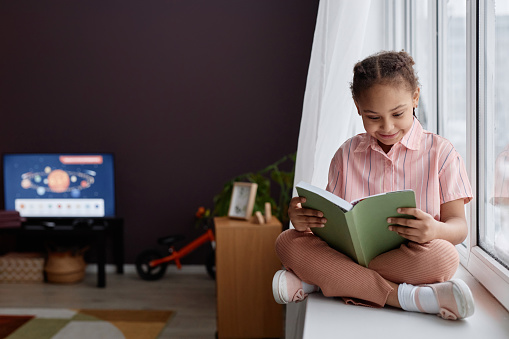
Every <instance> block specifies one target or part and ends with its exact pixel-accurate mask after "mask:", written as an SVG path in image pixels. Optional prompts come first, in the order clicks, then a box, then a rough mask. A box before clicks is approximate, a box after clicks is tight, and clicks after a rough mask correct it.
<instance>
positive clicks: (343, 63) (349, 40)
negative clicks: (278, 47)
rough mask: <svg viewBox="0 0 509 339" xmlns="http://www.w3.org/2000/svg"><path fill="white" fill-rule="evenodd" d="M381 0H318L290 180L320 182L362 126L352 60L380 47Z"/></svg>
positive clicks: (325, 181)
mask: <svg viewBox="0 0 509 339" xmlns="http://www.w3.org/2000/svg"><path fill="white" fill-rule="evenodd" d="M382 13H384V10H383V2H381V1H370V0H356V1H350V0H322V1H320V6H319V9H318V18H317V22H316V29H315V35H314V41H313V48H312V52H311V60H310V64H309V71H308V78H307V84H306V92H305V95H304V105H303V111H302V120H301V126H300V135H299V143H298V148H297V163H296V168H295V183H298V182H299V181H300V180H304V181H307V182H310V183H312V184H314V185H316V186H319V187H323V188H325V186H326V184H327V173H328V168H329V164H330V160H331V159H332V156H333V155H334V153H335V152H336V150H337V149H338V147H339V146H340V145H341V144H342V143H343V142H344V141H346V140H347V139H348V138H350V137H351V136H353V135H355V134H357V133H361V132H363V128H362V121H361V120H360V117H359V116H358V115H357V111H356V110H355V105H354V103H353V100H352V96H351V93H350V82H351V80H352V76H353V66H354V65H355V63H356V62H357V61H359V60H361V59H363V58H364V57H366V56H367V55H368V54H371V53H374V52H376V51H379V50H380V49H382V48H383V41H384V36H383V14H382Z"/></svg>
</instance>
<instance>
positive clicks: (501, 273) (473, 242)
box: [387, 0, 509, 310]
mask: <svg viewBox="0 0 509 339" xmlns="http://www.w3.org/2000/svg"><path fill="white" fill-rule="evenodd" d="M394 1H397V0H394ZM415 1H420V0H405V3H404V5H405V6H404V8H405V10H403V11H401V13H402V15H404V16H405V19H404V20H403V21H404V22H405V23H408V24H407V25H406V27H404V29H405V32H404V33H403V32H401V33H400V34H402V37H401V38H400V41H404V47H405V49H406V50H408V51H410V53H412V54H414V53H415V52H416V44H417V43H418V41H413V39H415V34H414V33H415V30H414V27H415V26H414V25H415V22H414V21H415V15H416V14H415V13H414V12H413V11H414V10H415V8H416V6H414V5H413V4H415ZM465 1H466V26H467V27H466V39H467V40H466V51H465V53H466V81H467V83H466V92H467V93H466V98H467V102H466V114H467V116H466V124H467V128H466V133H467V159H464V160H465V164H466V169H467V172H468V174H469V177H470V179H471V184H472V193H473V196H474V199H473V201H472V202H470V203H469V204H467V205H466V208H465V211H466V216H467V222H468V225H469V235H468V237H467V239H466V240H465V242H464V243H463V244H460V245H457V246H456V248H457V250H458V253H459V256H460V262H461V264H462V265H463V266H464V267H465V268H466V269H467V270H468V271H469V272H470V273H471V274H472V275H473V276H474V277H475V278H476V279H477V280H478V281H479V282H480V283H481V284H482V285H484V287H485V288H486V289H487V290H488V291H489V292H491V294H493V296H494V297H495V298H496V299H497V300H498V301H499V302H500V303H501V304H502V305H503V306H504V307H505V308H506V309H508V310H509V270H508V269H507V268H505V267H504V266H503V265H501V264H500V263H498V262H497V261H496V260H495V259H494V258H492V257H491V256H490V255H489V254H488V253H486V252H485V251H484V250H483V249H482V248H481V247H480V246H479V245H478V244H479V242H478V239H479V230H480V229H482V227H483V223H484V222H485V220H486V219H485V206H484V205H483V204H484V201H486V200H485V196H484V195H485V193H484V192H485V184H486V183H485V182H484V181H483V180H482V179H483V178H485V175H486V173H485V168H484V166H481V164H484V163H485V162H486V154H484V153H485V152H483V151H482V150H484V149H485V147H486V139H485V134H486V132H487V131H486V123H485V119H486V117H487V114H488V112H486V109H485V108H486V105H485V102H486V100H488V98H487V96H486V95H487V86H489V85H490V84H487V83H486V81H485V79H486V73H485V72H486V68H487V69H490V70H492V69H493V67H491V68H490V67H485V65H486V63H485V62H486V60H485V57H484V55H485V52H486V50H485V48H486V41H485V24H486V22H485V21H487V23H488V24H494V22H495V20H494V19H495V18H493V20H491V19H488V20H485V14H486V12H485V5H486V4H489V1H491V0H465ZM396 5H397V3H396V2H393V6H396ZM428 5H429V6H430V9H431V11H432V17H431V18H430V19H431V20H433V22H432V23H431V27H434V28H435V30H436V36H437V38H436V40H435V44H434V45H435V46H436V48H435V49H434V50H432V51H430V53H433V54H434V55H435V56H436V58H435V60H436V62H435V65H433V67H434V69H433V71H434V72H435V74H434V75H433V85H434V88H428V89H427V91H433V92H434V93H436V98H435V100H434V102H433V104H434V105H435V106H434V107H435V108H436V115H435V116H433V117H429V120H430V122H431V123H432V125H431V126H429V127H428V130H430V131H433V132H437V131H438V127H439V124H440V121H441V117H442V116H441V115H440V114H441V112H443V109H444V108H443V107H442V105H441V101H442V100H440V99H441V97H442V96H443V95H444V93H443V89H444V86H445V83H444V81H443V76H440V71H441V70H442V69H443V68H442V67H443V43H442V42H443V39H444V36H443V34H445V32H444V31H443V27H444V26H443V20H444V18H443V15H444V10H443V9H444V7H445V6H446V2H442V1H440V0H428ZM441 6H442V7H441ZM392 14H393V17H394V16H396V13H395V12H392ZM400 27H401V26H400ZM392 28H393V29H396V28H398V25H394V26H393V27H392ZM489 30H491V31H494V30H493V29H492V28H489ZM396 36H397V35H396V34H394V37H396ZM408 37H410V39H409V38H408ZM394 40H396V38H394V39H393V42H394ZM387 47H388V48H393V49H394V48H395V47H398V46H395V45H394V44H393V45H388V46H387ZM435 80H436V81H435ZM488 93H490V92H488ZM491 93H493V92H491ZM433 123H434V124H433ZM491 160H493V159H491Z"/></svg>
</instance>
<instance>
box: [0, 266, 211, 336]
mask: <svg viewBox="0 0 509 339" xmlns="http://www.w3.org/2000/svg"><path fill="white" fill-rule="evenodd" d="M94 269H95V268H94V267H93V265H90V266H89V267H88V268H87V273H86V275H85V279H84V280H83V281H82V282H80V283H77V284H71V285H60V284H50V283H40V284H0V307H45V308H99V309H152V310H157V309H167V310H173V311H176V315H175V317H174V318H173V320H172V321H171V322H170V324H169V325H168V326H167V327H166V328H165V329H164V331H163V333H162V334H161V336H160V338H182V339H185V338H200V339H207V338H211V339H212V338H215V334H216V285H215V281H214V280H212V279H211V278H210V277H209V276H208V275H207V273H206V272H205V267H201V266H188V267H185V266H184V267H183V269H182V270H180V271H178V270H177V269H176V268H175V267H174V266H173V267H169V268H168V271H167V272H166V275H165V276H164V277H163V278H162V279H161V280H158V281H144V280H141V279H140V278H138V276H137V274H136V273H135V271H134V267H132V266H130V265H127V266H126V268H125V271H126V273H124V274H123V275H118V274H116V273H113V272H114V270H113V267H108V273H107V276H106V287H105V288H97V287H95V286H96V282H97V280H96V275H95V273H94ZM110 271H111V272H110Z"/></svg>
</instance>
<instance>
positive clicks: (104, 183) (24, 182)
mask: <svg viewBox="0 0 509 339" xmlns="http://www.w3.org/2000/svg"><path fill="white" fill-rule="evenodd" d="M113 165H114V164H113V155H112V154H4V156H3V175H4V205H5V209H6V210H16V211H18V212H19V213H20V215H21V216H22V217H80V218H88V217H113V216H115V182H114V179H115V178H114V166H113Z"/></svg>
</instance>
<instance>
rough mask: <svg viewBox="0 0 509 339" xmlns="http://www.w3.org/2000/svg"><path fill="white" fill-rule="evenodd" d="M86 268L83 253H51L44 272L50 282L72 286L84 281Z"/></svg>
mask: <svg viewBox="0 0 509 339" xmlns="http://www.w3.org/2000/svg"><path fill="white" fill-rule="evenodd" d="M85 266H86V264H85V260H84V259H83V252H81V251H65V252H49V253H48V260H47V261H46V265H45V267H44V270H45V271H46V278H47V280H48V282H53V283H62V284H70V283H76V282H79V281H81V280H83V277H84V276H85Z"/></svg>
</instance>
